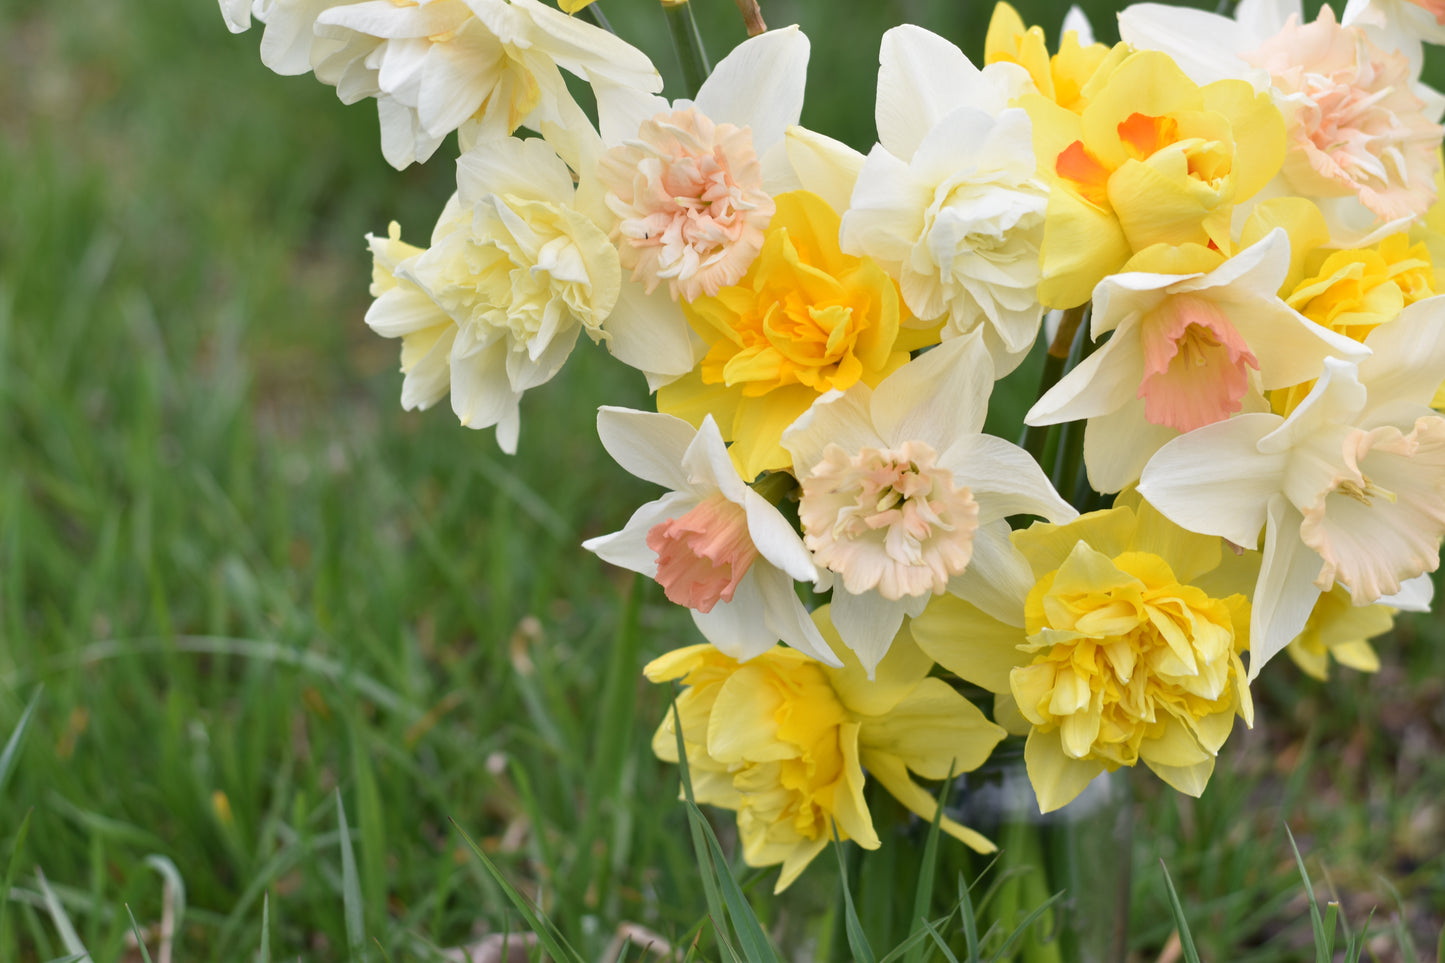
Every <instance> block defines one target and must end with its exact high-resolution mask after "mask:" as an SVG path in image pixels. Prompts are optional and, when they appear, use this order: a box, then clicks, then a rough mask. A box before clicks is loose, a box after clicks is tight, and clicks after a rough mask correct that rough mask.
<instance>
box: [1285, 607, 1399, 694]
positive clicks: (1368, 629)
mask: <svg viewBox="0 0 1445 963" xmlns="http://www.w3.org/2000/svg"><path fill="white" fill-rule="evenodd" d="M1395 614H1396V610H1395V609H1393V608H1391V607H1390V606H1388V605H1380V604H1379V603H1376V604H1374V605H1355V604H1354V603H1353V602H1351V601H1350V591H1349V589H1347V588H1345V587H1344V586H1343V585H1336V586H1335V587H1334V588H1333V589H1331V590H1330V591H1328V592H1326V593H1324V594H1323V595H1321V596H1320V598H1319V601H1318V602H1316V603H1315V607H1314V611H1312V612H1310V620H1309V621H1308V622H1306V623H1305V627H1304V631H1302V632H1300V634H1299V635H1298V636H1296V637H1295V639H1294V641H1292V642H1290V644H1289V647H1288V648H1287V649H1285V651H1286V652H1288V653H1289V657H1290V658H1291V659H1293V660H1294V664H1295V665H1297V666H1299V667H1300V668H1301V669H1302V670H1304V672H1305V674H1306V675H1309V676H1312V677H1314V678H1316V679H1319V680H1320V681H1321V682H1323V681H1325V680H1326V679H1328V678H1329V674H1330V661H1331V660H1333V661H1335V662H1338V663H1339V664H1340V665H1342V666H1344V667H1345V668H1347V669H1354V670H1355V671H1357V672H1378V671H1380V657H1379V655H1377V654H1376V653H1375V647H1374V646H1372V645H1370V639H1373V638H1374V637H1375V636H1377V635H1384V634H1385V633H1386V632H1388V631H1390V630H1391V629H1392V628H1394V627H1395Z"/></svg>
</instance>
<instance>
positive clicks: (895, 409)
mask: <svg viewBox="0 0 1445 963" xmlns="http://www.w3.org/2000/svg"><path fill="white" fill-rule="evenodd" d="M992 393H993V359H992V358H991V357H989V353H988V348H987V347H985V346H984V343H983V334H982V332H981V331H980V330H978V329H975V330H973V331H972V332H970V333H969V334H967V335H964V336H963V337H960V338H951V339H949V340H947V341H945V342H943V343H942V344H940V345H938V346H937V347H935V348H932V349H930V350H928V351H925V352H924V353H923V354H921V355H919V356H918V357H917V358H914V359H913V360H912V361H910V362H908V363H907V364H905V365H904V366H903V367H901V368H899V369H898V370H897V371H895V372H893V373H892V374H890V375H889V376H888V377H886V378H884V379H883V380H882V381H881V382H879V383H878V387H876V388H874V389H873V397H872V399H871V400H870V401H869V403H868V411H869V414H870V415H871V417H872V421H873V427H874V428H875V429H876V430H877V432H878V434H879V435H881V436H882V437H883V438H884V439H885V440H886V441H887V442H888V443H889V444H890V445H901V444H903V443H904V442H906V441H925V442H927V443H928V444H930V445H932V446H933V449H934V451H936V452H939V453H942V452H943V451H944V450H945V449H947V448H948V447H950V446H951V445H952V444H953V443H954V441H955V439H958V438H960V437H961V436H967V435H976V434H978V432H980V431H982V430H983V422H984V418H985V416H986V415H987V414H988V398H989V395H990V394H992Z"/></svg>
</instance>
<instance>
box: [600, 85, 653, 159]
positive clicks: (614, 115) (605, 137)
mask: <svg viewBox="0 0 1445 963" xmlns="http://www.w3.org/2000/svg"><path fill="white" fill-rule="evenodd" d="M592 90H593V92H594V93H595V94H596V95H597V123H598V126H599V128H600V129H601V132H602V141H603V143H605V144H606V145H607V146H608V147H616V146H618V145H619V144H621V143H622V142H623V141H627V140H632V139H634V138H636V137H637V131H638V128H640V127H641V126H642V123H643V121H647V120H651V119H652V118H653V117H656V116H657V115H658V114H660V113H663V112H665V111H669V110H671V109H672V106H671V105H670V104H669V103H668V102H667V101H666V100H664V99H663V98H661V97H659V96H657V95H656V94H649V93H648V92H647V91H645V90H638V89H637V88H636V87H629V86H626V85H625V84H616V83H612V82H611V81H609V80H603V79H602V78H600V77H599V78H598V79H597V80H595V81H594V82H593V84H592Z"/></svg>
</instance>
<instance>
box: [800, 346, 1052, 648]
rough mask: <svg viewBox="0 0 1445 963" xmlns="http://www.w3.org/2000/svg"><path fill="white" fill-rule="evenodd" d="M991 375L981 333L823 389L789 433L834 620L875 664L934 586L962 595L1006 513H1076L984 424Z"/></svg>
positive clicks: (992, 561) (1003, 535)
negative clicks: (875, 381)
mask: <svg viewBox="0 0 1445 963" xmlns="http://www.w3.org/2000/svg"><path fill="white" fill-rule="evenodd" d="M992 385H993V372H992V362H991V361H990V359H989V355H988V350H987V348H985V347H984V344H983V338H982V333H981V332H978V331H975V332H974V333H972V334H970V335H967V336H964V337H961V338H954V339H952V340H950V341H945V342H944V343H943V344H941V345H939V346H938V347H936V348H933V349H932V350H930V351H927V352H925V353H924V354H923V355H921V356H920V357H919V358H917V359H916V360H914V361H911V362H909V363H908V364H906V365H904V366H903V367H902V368H900V369H898V370H897V371H895V372H894V373H893V374H891V375H889V376H888V377H887V378H885V379H883V381H882V382H880V383H879V385H878V387H877V388H874V389H870V388H869V387H868V386H867V385H866V384H863V383H858V384H855V385H853V386H852V387H851V388H849V389H848V390H847V391H845V392H832V393H829V394H828V395H825V396H824V397H822V398H820V399H818V401H817V402H816V403H814V405H813V406H812V407H811V408H810V409H808V411H807V413H806V414H804V415H803V416H802V417H801V418H799V419H798V420H797V422H795V423H794V424H793V425H792V427H790V428H789V429H788V430H787V431H786V432H784V434H783V445H784V447H786V448H787V449H788V451H789V453H790V454H791V455H792V458H793V472H794V474H795V475H796V476H797V478H798V480H799V482H800V484H801V485H802V489H803V495H802V501H801V503H800V505H799V507H798V518H799V521H800V522H801V523H802V528H803V538H804V541H805V542H806V543H807V546H808V548H809V549H810V550H811V551H812V553H813V559H814V561H815V562H816V563H817V564H818V565H819V566H820V567H822V568H826V569H827V570H828V571H830V572H833V573H834V575H835V578H834V579H833V612H834V615H835V622H836V624H837V625H838V630H839V632H840V634H841V635H842V638H843V641H844V643H845V644H846V645H847V646H848V648H849V649H851V650H852V651H853V652H854V653H856V654H857V656H858V658H859V659H860V660H861V661H862V663H863V666H864V667H865V668H866V669H868V670H869V671H870V672H871V671H872V670H873V668H874V667H875V666H876V665H878V663H879V660H881V659H882V658H883V656H884V655H885V654H886V653H887V651H888V644H889V642H890V641H891V640H892V639H893V637H894V635H895V634H896V633H897V632H898V627H899V626H900V625H901V624H902V623H903V619H904V617H905V616H916V615H918V613H920V612H922V611H923V608H924V606H925V605H927V604H928V600H929V599H931V598H933V597H934V596H935V595H940V594H942V593H944V592H949V591H958V592H964V593H967V591H968V589H967V588H966V587H964V585H963V584H962V583H960V581H959V576H961V575H962V574H963V573H964V572H965V571H968V570H970V569H971V568H980V569H982V570H983V571H985V572H987V571H989V570H991V569H992V568H994V567H995V566H996V565H997V564H999V558H1000V556H1001V554H1004V553H1007V552H1008V551H1009V549H1008V531H1009V527H1008V522H1007V521H1005V518H1006V516H1009V515H1039V516H1042V517H1044V518H1048V519H1050V520H1055V521H1067V520H1068V519H1071V518H1073V517H1074V516H1075V515H1077V514H1078V513H1077V512H1076V511H1075V510H1074V509H1073V508H1072V507H1071V506H1070V505H1069V504H1068V503H1067V502H1065V501H1064V500H1063V499H1062V498H1060V497H1059V496H1058V494H1057V493H1056V492H1055V491H1054V489H1053V487H1052V486H1051V485H1050V484H1049V481H1048V479H1047V478H1045V477H1044V473H1043V471H1042V469H1040V468H1039V466H1038V464H1037V463H1035V462H1034V460H1033V458H1031V457H1030V456H1029V455H1028V453H1026V452H1025V451H1024V450H1023V449H1021V448H1019V447H1017V446H1015V445H1012V444H1010V443H1009V442H1006V441H1004V440H1003V439H1001V438H995V437H994V436H992V435H985V434H982V433H981V432H982V429H983V420H984V414H985V412H986V410H987V407H988V396H989V393H990V391H991V390H992Z"/></svg>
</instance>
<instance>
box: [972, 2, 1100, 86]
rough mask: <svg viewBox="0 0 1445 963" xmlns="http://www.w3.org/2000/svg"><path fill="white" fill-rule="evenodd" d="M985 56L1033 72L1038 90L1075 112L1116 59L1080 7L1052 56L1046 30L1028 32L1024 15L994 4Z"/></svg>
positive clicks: (1069, 19) (986, 59) (992, 61)
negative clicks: (1090, 84)
mask: <svg viewBox="0 0 1445 963" xmlns="http://www.w3.org/2000/svg"><path fill="white" fill-rule="evenodd" d="M983 51H984V52H983V60H984V63H986V64H996V63H1011V64H1018V65H1019V66H1020V67H1023V68H1024V69H1025V70H1027V71H1028V72H1029V78H1030V79H1031V80H1032V81H1033V84H1034V89H1035V90H1037V91H1038V92H1039V93H1040V94H1042V95H1043V96H1045V97H1047V98H1048V99H1049V100H1052V101H1053V102H1054V103H1056V104H1058V105H1059V106H1060V107H1063V108H1064V109H1065V110H1072V111H1074V112H1075V113H1078V112H1079V111H1080V110H1082V109H1083V106H1084V103H1085V101H1084V98H1083V88H1084V85H1085V84H1086V83H1088V81H1089V78H1090V77H1092V76H1093V75H1094V72H1095V71H1096V70H1098V69H1099V67H1100V66H1101V65H1102V64H1103V63H1104V61H1105V60H1106V59H1108V57H1109V56H1110V55H1111V51H1110V49H1109V48H1108V47H1106V46H1105V45H1103V44H1101V43H1095V42H1094V31H1093V28H1092V27H1090V26H1089V21H1088V18H1087V17H1085V16H1084V13H1083V11H1082V10H1080V9H1079V8H1078V7H1077V6H1075V7H1070V8H1069V12H1068V14H1067V15H1065V17H1064V29H1063V36H1062V37H1061V38H1060V40H1059V52H1058V53H1056V54H1054V55H1053V56H1052V57H1051V56H1049V51H1048V46H1047V45H1046V44H1045V43H1044V31H1043V29H1042V28H1040V27H1025V26H1024V22H1023V18H1021V17H1020V16H1019V14H1018V11H1017V10H1015V9H1014V8H1013V7H1012V6H1011V5H1009V4H1007V3H1003V2H1002V0H1000V2H999V3H996V4H994V8H993V16H992V17H990V18H989V21H988V34H987V35H986V36H985V37H984V42H983ZM1119 52H1120V53H1122V52H1123V51H1122V50H1120V51H1119Z"/></svg>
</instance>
